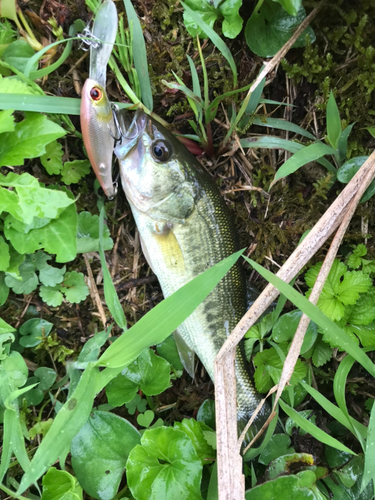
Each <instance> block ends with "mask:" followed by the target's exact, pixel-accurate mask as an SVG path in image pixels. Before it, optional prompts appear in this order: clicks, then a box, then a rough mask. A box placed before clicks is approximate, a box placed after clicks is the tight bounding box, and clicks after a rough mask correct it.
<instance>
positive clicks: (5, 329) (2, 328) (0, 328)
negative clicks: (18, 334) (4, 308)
mask: <svg viewBox="0 0 375 500" xmlns="http://www.w3.org/2000/svg"><path fill="white" fill-rule="evenodd" d="M15 331H16V329H15V328H13V326H10V325H8V323H6V322H5V321H4V320H3V319H1V318H0V334H3V333H10V332H15Z"/></svg>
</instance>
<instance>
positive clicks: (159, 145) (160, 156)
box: [151, 141, 172, 161]
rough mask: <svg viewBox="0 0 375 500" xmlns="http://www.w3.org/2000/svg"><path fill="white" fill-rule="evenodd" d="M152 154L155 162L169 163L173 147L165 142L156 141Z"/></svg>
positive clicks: (152, 147)
mask: <svg viewBox="0 0 375 500" xmlns="http://www.w3.org/2000/svg"><path fill="white" fill-rule="evenodd" d="M151 153H152V156H153V157H154V158H155V160H157V161H167V160H169V158H170V156H171V153H172V147H171V146H170V144H169V143H167V142H165V141H156V142H154V143H153V144H152V146H151Z"/></svg>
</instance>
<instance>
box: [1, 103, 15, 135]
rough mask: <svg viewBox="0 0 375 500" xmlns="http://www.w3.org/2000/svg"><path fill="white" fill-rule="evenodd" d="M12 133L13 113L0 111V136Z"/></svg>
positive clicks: (9, 110)
mask: <svg viewBox="0 0 375 500" xmlns="http://www.w3.org/2000/svg"><path fill="white" fill-rule="evenodd" d="M13 131H14V116H13V111H12V110H11V109H8V110H6V111H0V134H2V133H4V132H13Z"/></svg>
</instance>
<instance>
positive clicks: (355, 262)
mask: <svg viewBox="0 0 375 500" xmlns="http://www.w3.org/2000/svg"><path fill="white" fill-rule="evenodd" d="M365 255H367V248H366V245H363V243H361V244H360V245H357V246H356V247H355V248H354V250H353V253H352V254H350V255H349V258H348V262H347V263H348V267H350V268H351V269H357V268H358V267H359V266H360V265H361V264H362V259H361V257H364V256H365ZM363 260H364V259H363Z"/></svg>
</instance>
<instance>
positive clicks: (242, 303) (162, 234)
mask: <svg viewBox="0 0 375 500" xmlns="http://www.w3.org/2000/svg"><path fill="white" fill-rule="evenodd" d="M117 120H118V125H119V127H120V130H121V140H120V141H119V142H118V143H117V144H116V147H115V149H114V153H115V156H116V157H117V158H118V161H119V168H120V176H121V183H122V187H123V190H124V192H125V195H126V198H127V200H128V202H129V205H130V208H131V211H132V213H133V216H134V219H135V222H136V225H137V228H138V231H139V234H140V241H141V245H142V250H143V253H144V256H145V258H146V260H147V262H148V264H149V265H150V267H151V269H152V270H153V272H154V273H155V275H156V276H157V278H158V280H159V283H160V286H161V289H162V291H163V295H164V297H169V296H170V295H172V294H173V293H174V292H175V291H176V290H178V289H179V288H180V287H182V286H183V285H185V284H186V283H188V282H189V281H190V280H192V279H193V278H195V277H196V276H198V275H199V274H200V273H202V272H204V271H205V270H207V269H208V268H210V267H211V266H213V265H214V264H216V263H217V262H219V261H221V260H222V259H224V258H226V257H228V256H229V255H231V254H233V253H234V252H236V251H237V250H238V249H239V239H238V234H237V231H236V228H235V226H234V223H233V221H232V218H231V216H230V213H229V210H228V208H227V206H226V204H225V201H224V199H223V197H222V196H221V194H220V192H219V190H218V188H217V186H216V185H215V183H214V182H213V180H212V179H211V177H210V176H209V174H208V173H207V172H206V171H205V170H204V168H203V167H202V165H201V164H200V163H199V161H198V160H197V159H196V158H195V157H194V156H193V155H192V154H191V153H190V152H189V151H188V150H187V149H186V148H185V146H183V144H181V143H180V141H178V139H177V138H176V137H175V136H174V135H173V134H172V133H171V132H170V131H169V130H167V129H166V128H164V127H163V126H162V125H161V124H159V123H158V122H157V121H155V120H154V119H153V118H151V117H150V116H148V115H147V114H145V113H144V112H143V111H141V110H138V111H137V112H136V114H135V116H134V119H133V120H132V121H130V119H129V115H128V112H127V111H125V110H121V111H120V112H118V113H117ZM246 310H247V297H246V284H245V279H244V275H243V272H242V268H241V266H240V264H239V263H236V264H235V265H234V266H233V267H232V268H231V270H230V271H229V272H228V274H227V275H226V276H225V277H224V278H223V279H222V280H221V281H220V283H219V284H218V285H217V286H216V288H215V289H214V290H213V291H212V292H211V293H210V294H209V295H208V297H207V298H206V299H205V300H204V301H203V302H202V303H201V304H200V305H199V306H198V308H197V309H196V310H195V311H194V312H193V313H192V314H191V315H190V316H189V317H188V318H187V319H186V320H185V321H184V322H183V323H182V324H181V325H180V326H179V327H178V329H177V332H176V333H175V338H176V343H177V347H178V348H179V351H180V355H181V358H182V361H183V363H184V365H185V366H186V367H187V369H188V371H189V372H190V373H191V374H192V375H193V373H192V371H193V353H196V355H197V356H198V357H199V359H200V360H201V362H202V363H203V365H204V367H205V369H206V370H207V372H208V374H209V376H210V377H211V379H212V380H213V381H214V360H215V358H216V355H217V354H218V352H219V350H220V349H221V347H222V346H223V344H224V342H225V341H226V339H227V338H228V336H229V334H230V333H231V331H232V330H233V328H234V327H235V326H236V324H237V323H238V322H239V320H240V319H241V318H242V316H243V315H244V314H245V312H246ZM235 372H236V384H237V420H238V429H239V433H240V432H242V430H243V429H244V427H245V425H246V424H247V422H248V420H249V418H250V417H251V415H252V414H253V412H254V410H255V408H256V407H257V406H258V404H259V402H260V401H261V399H262V397H261V395H260V394H259V393H258V392H257V391H256V389H255V387H254V385H253V383H252V379H251V376H250V373H249V371H248V366H247V361H246V358H245V356H244V352H243V348H241V347H238V348H237V351H236V357H235ZM269 413H270V409H269V407H267V406H264V407H263V409H262V410H261V412H260V413H259V414H258V416H257V417H256V419H255V421H254V423H253V425H252V426H251V428H250V430H249V432H248V434H247V436H246V442H248V441H249V440H250V439H251V438H252V437H253V436H254V435H255V434H256V433H257V432H258V430H259V429H260V428H261V426H262V425H263V423H264V422H265V421H266V419H267V417H268V416H269Z"/></svg>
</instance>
